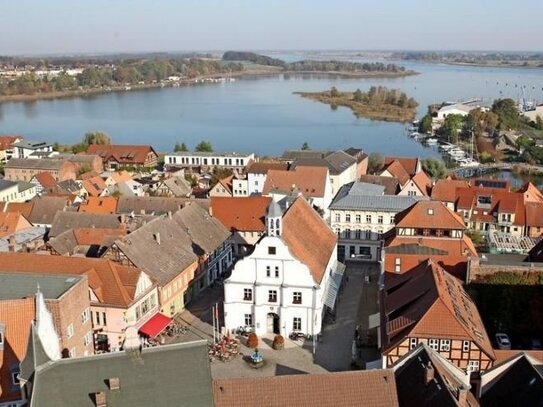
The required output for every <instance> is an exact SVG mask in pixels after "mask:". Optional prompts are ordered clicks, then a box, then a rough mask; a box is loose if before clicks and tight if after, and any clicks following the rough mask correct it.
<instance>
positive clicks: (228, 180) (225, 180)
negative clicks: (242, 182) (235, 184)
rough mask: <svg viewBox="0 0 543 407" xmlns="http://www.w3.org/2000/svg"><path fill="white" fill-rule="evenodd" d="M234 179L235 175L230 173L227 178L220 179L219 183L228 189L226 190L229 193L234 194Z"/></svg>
mask: <svg viewBox="0 0 543 407" xmlns="http://www.w3.org/2000/svg"><path fill="white" fill-rule="evenodd" d="M233 179H234V176H233V175H229V176H228V177H226V178H222V179H220V180H219V182H218V184H220V185H221V186H222V187H223V188H224V189H225V190H226V192H228V194H229V195H232V180H233ZM213 188H215V187H213Z"/></svg>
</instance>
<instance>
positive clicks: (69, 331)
mask: <svg viewBox="0 0 543 407" xmlns="http://www.w3.org/2000/svg"><path fill="white" fill-rule="evenodd" d="M66 335H67V336H68V339H70V338H71V337H72V336H74V324H70V325H68V329H66Z"/></svg>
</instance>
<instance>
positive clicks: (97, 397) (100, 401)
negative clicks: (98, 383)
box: [94, 391, 107, 407]
mask: <svg viewBox="0 0 543 407" xmlns="http://www.w3.org/2000/svg"><path fill="white" fill-rule="evenodd" d="M94 402H95V403H96V407H107V397H106V393H104V392H103V391H100V392H98V393H94Z"/></svg>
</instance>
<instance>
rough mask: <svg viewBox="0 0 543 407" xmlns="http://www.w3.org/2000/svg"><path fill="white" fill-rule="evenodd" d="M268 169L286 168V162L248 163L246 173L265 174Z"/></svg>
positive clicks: (283, 169) (281, 169) (282, 169)
mask: <svg viewBox="0 0 543 407" xmlns="http://www.w3.org/2000/svg"><path fill="white" fill-rule="evenodd" d="M269 170H280V171H286V170H288V164H286V163H280V162H255V163H252V164H251V165H249V167H248V168H247V173H250V174H267V173H268V171H269Z"/></svg>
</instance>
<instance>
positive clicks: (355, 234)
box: [354, 230, 362, 239]
mask: <svg viewBox="0 0 543 407" xmlns="http://www.w3.org/2000/svg"><path fill="white" fill-rule="evenodd" d="M354 237H355V239H361V238H362V231H361V230H355V232H354Z"/></svg>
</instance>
